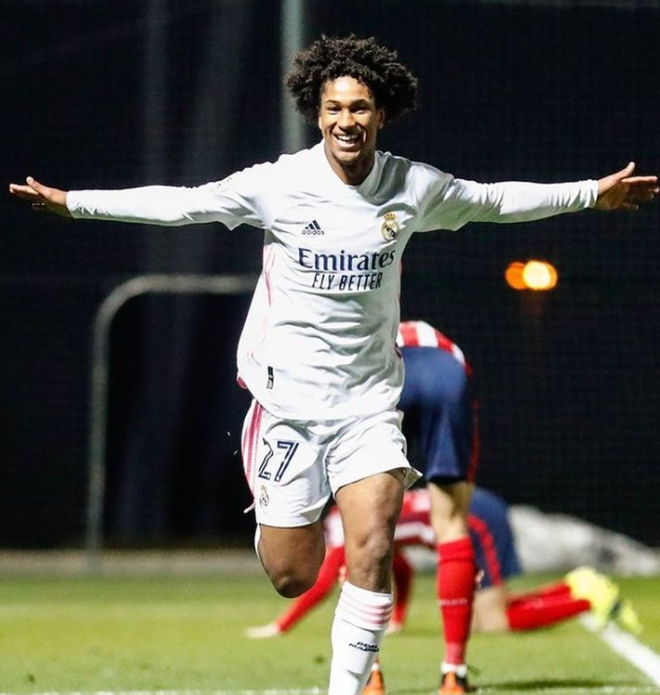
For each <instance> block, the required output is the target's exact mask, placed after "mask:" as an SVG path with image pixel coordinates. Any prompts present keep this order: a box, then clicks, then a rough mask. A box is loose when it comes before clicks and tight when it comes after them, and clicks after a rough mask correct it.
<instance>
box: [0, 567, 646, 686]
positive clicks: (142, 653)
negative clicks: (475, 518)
mask: <svg viewBox="0 0 660 695" xmlns="http://www.w3.org/2000/svg"><path fill="white" fill-rule="evenodd" d="M543 579H547V578H527V579H526V580H525V582H524V584H523V585H524V586H531V585H534V584H538V583H540V582H541V581H542V580H543ZM621 585H622V587H623V589H624V590H625V593H626V595H628V596H630V597H631V599H632V600H633V601H634V603H635V606H636V608H637V609H638V610H639V612H640V614H641V616H642V619H643V621H644V623H645V626H646V631H645V633H644V634H643V635H642V637H641V638H640V639H641V641H643V642H644V643H645V644H648V645H649V646H650V647H651V648H652V649H654V650H655V651H656V652H657V653H659V654H660V579H626V580H625V581H624V580H622V581H621ZM335 597H336V594H334V595H333V597H332V598H331V599H330V600H329V601H328V602H327V603H326V604H325V605H324V606H322V607H321V608H320V609H318V610H317V611H316V612H314V613H312V614H311V615H310V616H309V618H308V619H307V620H306V621H304V622H303V623H302V624H301V625H300V626H299V627H298V628H297V629H296V630H294V631H293V632H292V633H290V634H289V635H287V636H285V637H281V638H276V639H270V640H260V641H253V640H248V639H247V638H245V637H244V635H243V631H244V629H245V628H246V627H247V626H249V625H260V624H263V623H266V622H268V621H269V620H270V619H271V618H272V617H274V616H275V615H276V614H277V613H278V612H279V611H280V610H281V609H282V608H284V607H285V606H286V605H287V602H286V601H285V600H284V599H280V598H278V597H277V596H276V595H275V594H274V592H273V591H272V589H270V586H269V584H268V583H267V581H266V579H265V578H262V577H255V576H246V577H243V578H237V577H218V578H208V577H184V578H181V577H170V578H158V579H153V578H145V577H142V578H83V577H79V578H72V579H66V578H62V577H52V578H43V577H40V578H29V577H27V578H19V577H2V578H0V693H45V692H48V693H68V692H81V691H82V692H91V691H106V692H117V691H137V690H139V691H156V690H170V691H184V690H185V691H191V690H197V691H206V692H209V693H210V692H211V691H234V692H236V691H247V690H251V691H254V692H255V694H258V693H262V692H264V691H266V690H274V691H280V692H284V691H293V690H296V689H300V690H311V689H313V688H321V689H322V688H324V687H325V686H326V684H327V672H328V656H329V627H330V621H331V619H332V610H333V607H334V602H335ZM439 630H440V626H439V619H438V616H437V610H436V607H435V598H434V589H433V579H432V577H428V576H422V577H418V579H417V583H416V586H415V595H414V598H413V603H412V606H411V615H410V619H409V623H408V625H407V628H406V630H405V631H404V632H403V633H402V634H400V635H393V636H391V637H388V638H387V639H386V641H385V644H384V647H383V651H382V662H383V668H384V671H385V675H386V682H387V686H388V693H389V694H390V695H420V694H421V693H429V694H431V693H434V692H435V689H436V686H437V668H438V661H439V657H440V653H439V650H440V637H439ZM469 657H470V658H469V660H470V662H471V663H472V664H473V665H474V666H475V667H477V668H478V669H479V670H480V674H479V675H473V676H472V680H473V681H474V683H476V684H478V685H480V686H482V687H483V688H484V692H490V693H546V692H547V693H552V695H576V694H577V693H580V694H590V693H591V694H593V695H596V694H600V693H603V694H608V695H609V694H611V695H618V694H619V693H620V694H622V695H623V694H626V693H628V694H630V695H633V694H636V693H652V692H660V689H658V688H656V687H654V686H653V685H652V683H651V681H649V680H648V678H646V677H645V676H644V675H643V674H642V673H641V672H640V671H638V670H637V669H636V668H634V667H633V666H631V665H630V664H628V663H626V662H625V661H624V660H623V659H622V658H621V657H619V656H617V655H615V654H614V653H613V652H611V651H610V650H609V648H608V647H607V646H606V645H604V644H603V643H602V642H601V641H600V640H599V639H598V638H597V637H596V636H594V635H591V634H590V633H588V632H587V631H586V630H585V629H584V628H583V627H582V626H581V625H580V624H579V623H578V622H575V621H573V622H570V623H565V624H563V625H561V626H559V627H556V628H554V629H551V630H544V631H538V632H535V633H526V634H522V633H521V634H514V635H498V636H493V635H490V636H485V635H475V636H474V638H473V641H472V644H471V648H470V655H469Z"/></svg>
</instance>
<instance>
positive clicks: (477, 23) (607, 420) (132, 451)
mask: <svg viewBox="0 0 660 695" xmlns="http://www.w3.org/2000/svg"><path fill="white" fill-rule="evenodd" d="M278 5H279V3H277V2H275V0H240V1H239V0H224V1H220V0H213V1H212V0H186V1H184V0H143V1H138V0H133V1H131V2H128V1H125V0H115V1H114V2H112V3H106V2H100V1H98V2H97V1H94V0H86V1H85V0H77V1H75V0H70V1H67V0H60V1H59V2H57V3H52V2H39V1H36V0H32V1H30V0H21V1H20V2H19V1H18V0H15V1H13V2H10V1H8V0H0V16H1V19H0V85H1V87H2V108H1V110H0V142H1V143H2V150H1V151H2V155H1V157H0V169H1V171H2V178H3V180H4V181H5V182H6V183H9V182H10V181H21V180H23V178H24V177H25V176H26V175H28V174H32V175H34V176H35V177H37V178H38V179H40V180H42V181H43V182H44V183H47V184H50V185H55V186H58V187H61V188H65V189H74V188H94V187H97V188H101V187H102V188H112V187H127V186H137V185H142V184H145V183H170V184H186V185H190V184H197V183H203V182H206V181H209V180H217V179H221V178H223V177H224V176H226V175H227V174H229V173H231V172H232V171H234V170H236V169H238V168H242V167H244V166H247V165H249V164H252V163H254V162H257V161H262V160H268V159H274V158H276V157H277V155H278V154H279V152H280V151H281V144H280V143H281V126H282V123H281V117H280V84H281V75H282V72H283V66H282V65H281V61H280V44H279V41H280V39H279V34H280V29H281V20H280V13H279V7H278ZM305 7H306V16H307V20H308V26H307V29H306V40H310V39H313V38H316V37H317V36H318V35H319V34H320V33H322V32H325V33H329V34H345V33H348V32H355V33H357V34H358V35H375V36H376V37H378V38H379V39H380V40H381V41H382V42H384V43H386V44H388V45H389V46H391V47H394V48H396V49H397V50H398V51H399V54H400V57H401V58H402V60H403V61H404V62H405V63H407V64H408V66H409V67H410V68H411V69H412V70H413V71H414V72H415V73H416V74H417V75H418V77H419V79H420V86H421V99H420V105H419V109H418V111H417V112H416V113H415V114H413V115H412V116H411V117H409V118H407V119H406V120H404V121H402V122H401V123H400V124H394V125H392V126H391V127H390V128H386V129H385V131H384V132H383V134H382V142H381V148H382V149H389V150H391V151H394V152H395V153H397V154H402V155H405V156H407V157H409V158H412V159H420V160H423V161H427V162H429V163H431V164H434V165H435V166H437V167H439V168H441V169H444V170H446V171H450V172H452V173H454V174H456V175H459V176H461V177H463V178H474V179H477V180H481V181H495V180H506V179H514V178H515V179H527V180H539V181H562V180H574V179H581V178H597V177H599V176H603V175H605V174H608V173H611V172H612V171H615V170H617V169H619V168H622V167H623V166H624V165H625V164H626V163H627V162H628V161H629V160H630V159H634V160H635V161H636V162H637V163H638V168H639V170H640V171H641V172H644V173H656V172H657V171H658V170H660V166H659V164H660V163H659V161H658V152H659V151H660V148H659V145H660V136H659V135H658V118H657V116H658V104H659V103H660V101H659V98H660V84H659V77H658V75H659V67H660V57H659V54H658V50H657V40H658V36H660V7H659V6H658V4H657V3H650V2H634V1H633V0H631V1H629V2H625V1H623V0H622V2H620V3H614V2H600V3H599V2H587V1H585V2H578V1H577V0H576V1H574V2H569V1H566V2H552V3H550V2H548V3H545V2H508V3H506V2H469V1H468V0H465V1H464V2H460V3H459V2H440V1H439V0H436V1H432V0H428V1H423V0H416V1H415V2H411V0H401V1H399V0H387V1H384V0H378V1H375V0H374V1H370V0H361V1H360V2H359V3H355V2H349V1H348V0H333V2H322V1H321V0H309V1H308V2H306V3H305ZM317 138H318V135H317V133H316V132H315V131H314V130H313V129H309V131H308V142H309V143H310V144H311V143H313V142H315V141H316V140H317ZM1 204H2V210H1V214H2V232H1V233H0V384H1V386H0V464H1V465H0V546H4V547H62V546H72V545H73V546H75V545H80V544H81V543H82V542H83V538H84V532H85V523H86V520H85V514H86V506H87V485H88V457H89V446H88V437H89V424H90V423H89V414H90V350H91V330H92V324H93V320H94V316H95V314H96V312H97V310H98V307H99V305H100V303H101V302H102V300H103V299H104V298H105V297H106V296H107V295H108V294H109V293H110V292H111V291H112V290H113V289H114V288H115V287H117V286H118V285H120V284H121V283H123V282H125V281H126V280H128V279H129V278H131V277H133V276H136V275H144V274H152V273H185V274H197V275H198V274H202V275H211V274H223V273H246V274H250V275H256V274H257V273H258V271H259V268H260V260H261V255H260V246H261V238H260V234H259V232H257V231H256V230H251V229H247V228H239V229H237V230H235V231H234V232H228V231H227V230H225V229H223V228H222V227H220V226H218V225H210V226H205V227H202V226H194V227H186V228H183V229H181V228H179V229H152V228H149V227H135V226H128V225H121V224H114V225H109V224H107V223H93V222H85V223H72V222H69V221H67V220H60V219H56V218H52V217H48V216H38V215H35V214H32V213H31V211H30V209H29V207H27V206H25V205H21V204H20V203H19V202H18V201H16V200H13V199H10V198H9V196H8V195H6V196H4V197H3V198H2V203H1ZM658 222H659V212H658V205H657V203H656V204H654V205H653V206H651V207H650V208H647V209H645V210H644V211H642V212H640V213H638V214H636V215H629V214H624V213H612V214H603V213H596V212H584V213H580V214H578V215H571V216H565V217H560V218H555V219H554V220H549V221H544V222H539V223H534V224H528V225H522V226H515V225H512V226H506V227H497V226H494V225H476V224H475V225H471V226H469V227H468V228H466V229H464V230H462V231H461V232H459V233H450V232H443V233H435V234H426V235H419V237H418V238H416V239H414V240H413V242H412V243H411V245H410V247H409V249H408V252H407V256H406V259H405V262H404V291H403V296H402V307H403V316H404V318H423V319H424V320H427V321H428V322H430V323H432V324H434V325H436V326H437V327H438V328H440V329H441V330H442V331H443V332H445V333H446V334H448V335H449V336H451V337H452V338H453V339H454V340H455V341H456V342H457V343H458V344H459V345H460V346H461V347H462V348H463V349H464V351H465V352H466V353H467V355H468V357H469V359H470V361H471V363H472V365H473V367H474V370H475V373H476V375H477V383H478V389H479V394H480V401H481V422H482V451H483V453H482V463H481V469H480V478H479V481H480V483H481V484H483V485H485V486H487V487H490V488H492V489H494V490H496V491H498V492H500V493H502V494H503V495H504V496H505V497H506V498H507V499H508V500H509V501H510V502H513V503H531V504H534V505H537V506H539V507H541V508H542V509H544V510H547V511H563V512H567V513H572V514H577V515H579V516H581V517H584V518H586V519H588V520H590V521H593V522H595V523H598V524H601V525H604V526H607V527H609V528H613V529H615V530H618V531H622V532H625V533H628V534H631V535H633V536H634V537H636V538H638V539H640V540H644V541H647V542H649V543H652V544H655V545H660V524H659V523H658V521H657V519H658V515H657V502H656V500H657V494H658V489H659V487H660V475H659V473H658V461H659V460H660V434H659V428H658V420H659V415H660V403H659V398H658V391H657V388H656V380H657V377H658V368H659V366H660V359H659V356H658V341H659V340H660V315H659V312H658V309H659V307H660V287H659V285H658V279H657V267H656V266H657V262H658V253H657V245H658V241H657V233H658ZM528 258H543V259H547V260H550V261H551V262H552V263H553V264H554V265H555V266H556V267H557V268H558V271H559V276H560V282H559V286H558V287H557V289H556V290H554V291H552V292H550V293H547V294H533V293H529V292H523V293H519V292H514V291H512V290H510V289H509V288H507V286H506V285H505V283H504V280H503V273H504V270H505V268H506V266H507V265H508V263H509V262H511V261H512V260H527V259H528ZM248 300H249V297H247V296H245V295H240V296H236V297H217V296H199V297H196V298H195V297H176V296H168V297H165V296H145V297H141V298H138V299H134V300H131V301H130V302H128V303H127V304H126V306H125V307H124V308H122V309H121V310H120V311H119V313H118V315H117V318H116V320H115V322H114V324H113V331H112V339H111V358H112V359H111V379H110V399H109V419H108V425H109V443H108V451H107V462H108V493H107V497H106V528H105V530H106V533H107V538H108V540H109V542H111V543H113V544H120V545H154V544H168V545H172V544H205V543H217V542H221V543H234V542H238V543H249V540H248V539H249V537H250V536H251V533H252V525H253V520H252V517H251V516H249V515H248V516H244V515H243V514H242V509H243V507H244V506H246V505H247V504H248V503H249V500H248V495H247V491H246V488H245V485H244V483H243V480H242V470H241V465H240V457H239V456H238V455H237V454H236V453H235V452H236V451H237V450H238V448H239V446H238V442H239V435H240V426H241V422H242V416H243V413H244V410H245V408H246V405H247V402H246V400H247V399H246V396H245V394H244V393H243V392H241V391H240V389H238V388H237V387H236V385H235V382H234V367H233V361H234V351H235V346H236V340H237V337H238V334H239V332H240V326H241V322H242V320H243V318H244V315H245V312H246V310H247V302H248Z"/></svg>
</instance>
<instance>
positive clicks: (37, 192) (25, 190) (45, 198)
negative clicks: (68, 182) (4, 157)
mask: <svg viewBox="0 0 660 695" xmlns="http://www.w3.org/2000/svg"><path fill="white" fill-rule="evenodd" d="M9 192H10V193H11V194H12V195H15V196H17V197H18V198H22V199H23V200H27V201H28V202H30V203H32V209H33V210H35V211H37V212H46V211H47V210H48V211H50V212H54V213H55V214H56V215H61V216H62V217H71V213H70V212H69V209H68V208H67V206H66V191H61V190H59V188H50V187H48V186H44V185H43V184H41V183H39V182H38V181H36V180H35V179H33V178H32V177H31V176H28V177H27V179H26V183H25V184H24V185H20V184H17V183H11V184H9Z"/></svg>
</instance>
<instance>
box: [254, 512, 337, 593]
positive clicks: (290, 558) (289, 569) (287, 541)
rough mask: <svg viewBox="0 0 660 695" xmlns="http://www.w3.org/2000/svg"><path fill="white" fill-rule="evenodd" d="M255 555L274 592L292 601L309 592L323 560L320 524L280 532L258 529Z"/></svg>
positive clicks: (323, 546)
mask: <svg viewBox="0 0 660 695" xmlns="http://www.w3.org/2000/svg"><path fill="white" fill-rule="evenodd" d="M257 552H258V555H259V559H260V560H261V564H262V565H263V567H264V569H265V570H266V574H267V575H268V577H269V579H270V581H271V583H272V584H273V586H274V587H275V590H276V591H277V592H278V593H279V594H281V595H282V596H285V597H286V598H295V597H296V596H300V595H301V594H302V593H304V592H305V591H307V590H308V589H310V588H311V587H312V586H313V585H314V582H315V581H316V577H317V575H318V572H319V569H320V567H321V565H322V564H323V559H324V557H325V541H324V539H323V529H322V526H321V522H320V521H317V522H315V523H313V524H308V525H307V526H297V527H293V528H281V527H276V526H266V525H264V524H261V525H260V538H259V540H258V544H257Z"/></svg>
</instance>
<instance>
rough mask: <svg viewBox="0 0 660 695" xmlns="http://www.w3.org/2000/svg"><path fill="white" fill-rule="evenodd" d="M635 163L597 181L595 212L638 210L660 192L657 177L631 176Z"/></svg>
mask: <svg viewBox="0 0 660 695" xmlns="http://www.w3.org/2000/svg"><path fill="white" fill-rule="evenodd" d="M633 171H635V162H630V164H628V166H627V167H625V168H623V169H621V171H617V172H616V173H615V174H610V175H609V176H606V177H605V178H602V179H599V181H598V200H597V201H596V204H595V205H594V208H595V209H596V210H638V209H639V206H640V204H641V203H648V202H650V201H651V200H653V199H654V198H655V196H656V195H658V193H659V192H660V188H659V187H658V177H657V176H632V173H633Z"/></svg>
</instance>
